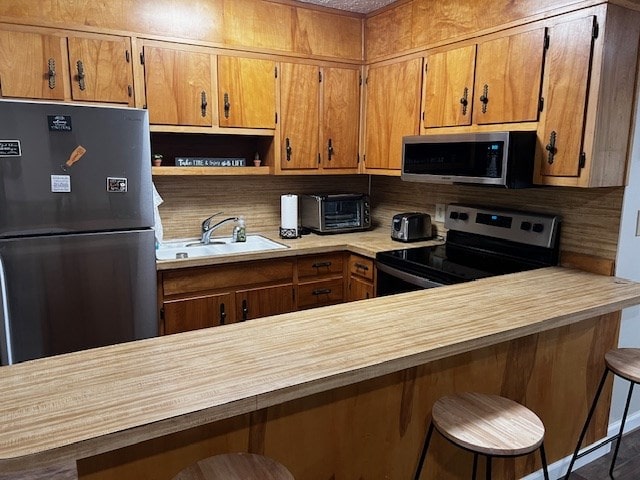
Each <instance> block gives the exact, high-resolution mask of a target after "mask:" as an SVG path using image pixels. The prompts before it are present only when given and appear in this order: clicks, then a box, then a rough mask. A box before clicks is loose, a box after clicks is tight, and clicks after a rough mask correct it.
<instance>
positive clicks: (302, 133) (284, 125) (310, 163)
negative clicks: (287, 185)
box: [280, 63, 320, 170]
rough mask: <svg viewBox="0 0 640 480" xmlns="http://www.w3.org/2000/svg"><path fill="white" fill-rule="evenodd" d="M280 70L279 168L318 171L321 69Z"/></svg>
mask: <svg viewBox="0 0 640 480" xmlns="http://www.w3.org/2000/svg"><path fill="white" fill-rule="evenodd" d="M280 69H281V75H280V112H281V128H280V130H281V136H282V139H281V142H280V144H281V149H282V151H281V154H280V167H281V168H282V169H283V170H285V169H312V168H314V169H315V168H318V152H319V147H318V129H319V111H320V107H319V103H320V69H319V67H318V66H316V65H304V64H294V63H282V64H281V67H280Z"/></svg>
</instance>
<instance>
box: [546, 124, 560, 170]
mask: <svg viewBox="0 0 640 480" xmlns="http://www.w3.org/2000/svg"><path fill="white" fill-rule="evenodd" d="M544 149H545V150H546V151H547V152H549V153H547V163H549V165H551V164H552V163H553V160H554V157H555V155H556V153H557V152H558V149H557V148H556V132H555V131H552V132H551V135H549V143H548V144H547V146H546V147H544Z"/></svg>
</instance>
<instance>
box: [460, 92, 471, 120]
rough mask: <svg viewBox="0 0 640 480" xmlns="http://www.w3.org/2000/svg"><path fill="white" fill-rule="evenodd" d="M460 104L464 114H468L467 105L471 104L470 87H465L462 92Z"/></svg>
mask: <svg viewBox="0 0 640 480" xmlns="http://www.w3.org/2000/svg"><path fill="white" fill-rule="evenodd" d="M460 105H462V115H466V114H467V105H469V89H468V88H467V87H464V91H463V92H462V98H460Z"/></svg>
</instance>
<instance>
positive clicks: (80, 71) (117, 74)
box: [67, 37, 133, 105]
mask: <svg viewBox="0 0 640 480" xmlns="http://www.w3.org/2000/svg"><path fill="white" fill-rule="evenodd" d="M67 41H68V45H69V63H70V69H71V72H72V82H71V97H72V98H73V99H74V100H81V101H86V102H109V103H124V104H131V105H133V70H132V67H131V46H130V44H129V40H128V39H126V38H124V37H123V38H110V39H103V38H93V37H91V38H84V37H69V38H68V40H67Z"/></svg>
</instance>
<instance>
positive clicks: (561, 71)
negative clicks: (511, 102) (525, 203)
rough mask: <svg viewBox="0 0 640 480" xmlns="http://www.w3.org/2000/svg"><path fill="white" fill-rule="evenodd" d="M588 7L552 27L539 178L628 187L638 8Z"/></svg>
mask: <svg viewBox="0 0 640 480" xmlns="http://www.w3.org/2000/svg"><path fill="white" fill-rule="evenodd" d="M585 13H593V14H592V15H587V14H585ZM585 13H582V14H580V13H576V14H573V15H567V16H566V17H560V18H558V19H556V20H555V21H554V22H553V23H552V24H551V25H550V26H549V29H548V36H549V40H548V51H547V54H546V60H545V68H544V76H543V87H542V88H543V91H542V98H543V99H544V107H543V110H542V113H541V115H540V122H539V124H538V151H537V155H536V157H537V161H536V168H535V172H534V181H535V182H536V183H540V184H546V185H564V186H578V187H606V186H623V185H624V184H625V175H626V165H627V157H628V152H629V150H628V149H629V135H630V130H629V125H631V123H632V122H631V118H632V113H633V102H632V98H633V95H634V88H635V83H636V82H635V79H636V72H637V65H638V40H639V38H640V12H637V11H631V10H626V9H624V8H621V7H618V6H616V5H611V4H607V5H601V6H599V7H598V8H594V9H592V10H591V11H590V12H585ZM567 17H568V18H567Z"/></svg>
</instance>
